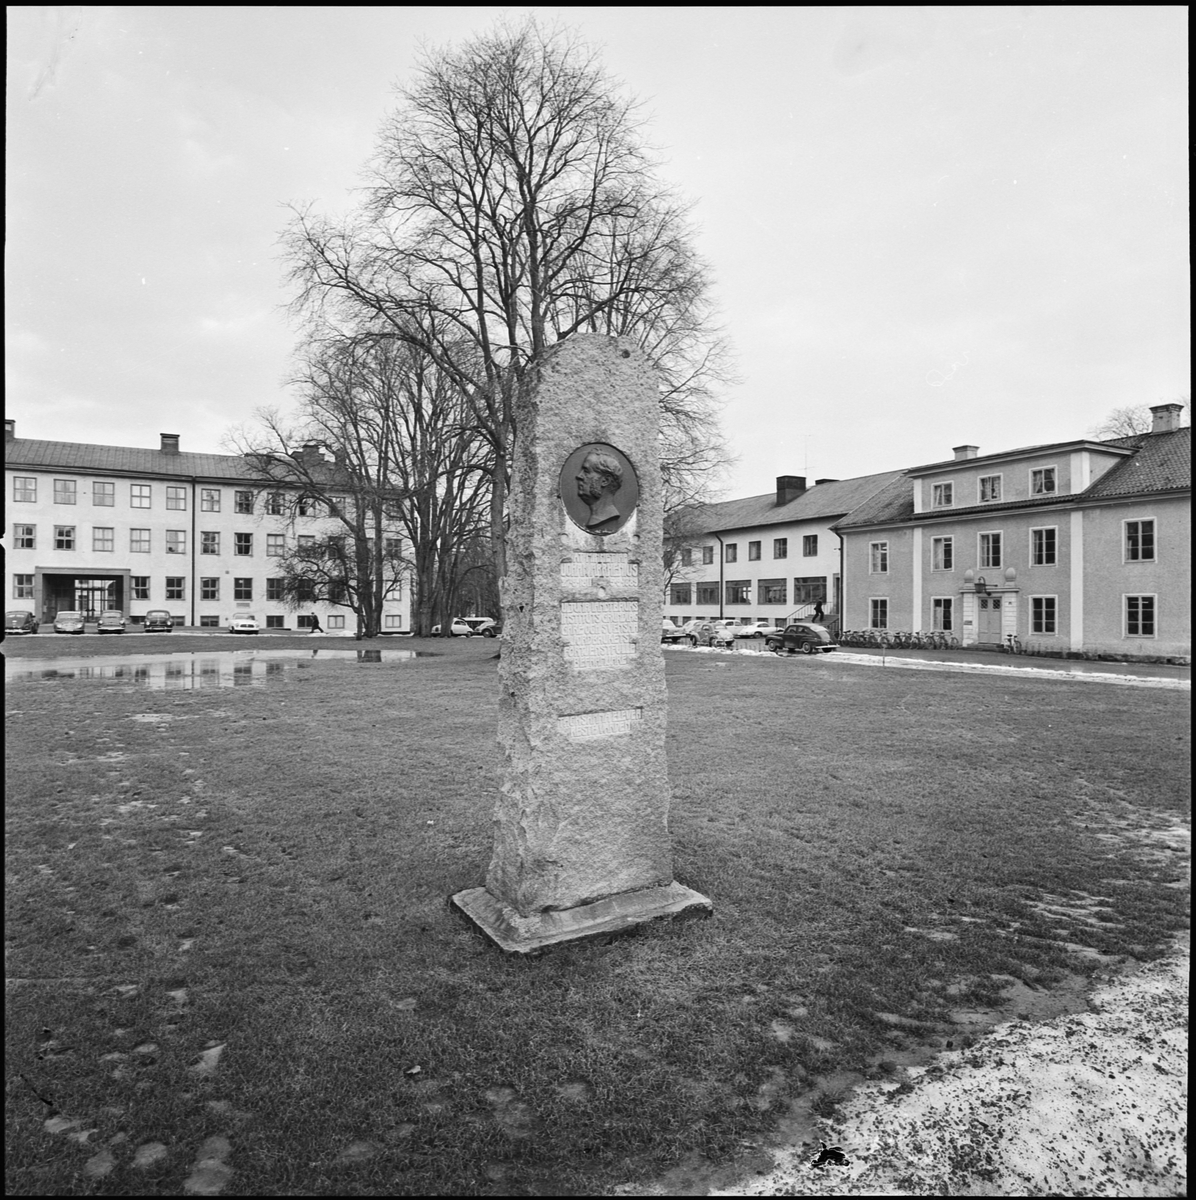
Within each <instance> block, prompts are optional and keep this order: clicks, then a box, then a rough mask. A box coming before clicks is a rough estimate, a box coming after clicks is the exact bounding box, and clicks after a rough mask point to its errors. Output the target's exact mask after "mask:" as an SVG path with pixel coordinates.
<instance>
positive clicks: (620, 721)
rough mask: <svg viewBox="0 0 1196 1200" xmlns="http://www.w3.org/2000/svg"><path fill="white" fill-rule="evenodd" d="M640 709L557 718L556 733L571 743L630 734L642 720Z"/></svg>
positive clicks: (621, 709)
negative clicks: (562, 735)
mask: <svg viewBox="0 0 1196 1200" xmlns="http://www.w3.org/2000/svg"><path fill="white" fill-rule="evenodd" d="M643 716H644V712H643V709H641V708H620V709H617V710H616V711H614V712H596V713H581V714H580V715H578V716H576V717H558V718H557V722H556V727H557V732H558V733H561V734H564V736H565V737H567V738H568V739H569V740H570V741H571V742H594V741H597V740H598V739H600V738H609V737H619V736H621V735H622V734H625V733H630V732H631V731H632V729H634V728H635V726H636V725H637V724H638V723H639V722H640V721H642V720H643Z"/></svg>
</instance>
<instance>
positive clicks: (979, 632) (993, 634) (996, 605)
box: [976, 596, 1001, 646]
mask: <svg viewBox="0 0 1196 1200" xmlns="http://www.w3.org/2000/svg"><path fill="white" fill-rule="evenodd" d="M977 600H978V605H977V612H976V640H977V641H978V642H995V643H996V644H997V645H998V646H999V645H1000V644H1001V597H1000V596H979V597H977Z"/></svg>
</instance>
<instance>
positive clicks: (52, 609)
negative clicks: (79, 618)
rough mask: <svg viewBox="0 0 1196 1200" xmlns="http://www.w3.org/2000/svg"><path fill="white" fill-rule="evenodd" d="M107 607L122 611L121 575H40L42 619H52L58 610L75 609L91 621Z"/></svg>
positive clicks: (123, 599)
mask: <svg viewBox="0 0 1196 1200" xmlns="http://www.w3.org/2000/svg"><path fill="white" fill-rule="evenodd" d="M108 609H118V610H119V611H121V612H125V580H124V577H123V576H117V577H116V578H111V577H110V578H107V579H103V578H101V579H95V578H92V577H86V576H81V575H58V574H46V575H43V576H42V616H41V619H42V620H43V621H53V620H54V618H55V617H56V616H58V614H59V613H60V612H69V611H75V612H80V613H82V614H83V619H84V620H85V621H95V620H97V619H98V617H99V615H100V613H102V612H105V611H107V610H108Z"/></svg>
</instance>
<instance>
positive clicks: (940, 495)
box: [930, 483, 955, 508]
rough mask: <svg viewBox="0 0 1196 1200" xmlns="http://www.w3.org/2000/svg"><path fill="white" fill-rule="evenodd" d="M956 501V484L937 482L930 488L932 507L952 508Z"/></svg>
mask: <svg viewBox="0 0 1196 1200" xmlns="http://www.w3.org/2000/svg"><path fill="white" fill-rule="evenodd" d="M954 503H955V484H953V483H936V484H935V485H934V486H933V487H932V488H931V489H930V506H931V508H950V507H951V506H952V505H953V504H954Z"/></svg>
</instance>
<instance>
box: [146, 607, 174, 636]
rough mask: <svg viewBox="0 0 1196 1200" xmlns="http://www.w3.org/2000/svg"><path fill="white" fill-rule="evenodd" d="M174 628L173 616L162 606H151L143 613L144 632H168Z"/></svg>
mask: <svg viewBox="0 0 1196 1200" xmlns="http://www.w3.org/2000/svg"><path fill="white" fill-rule="evenodd" d="M173 628H174V617H172V616H171V615H170V613H168V612H167V611H166V610H165V609H164V608H151V609H150V610H149V612H147V613H146V614H145V625H144V629H145V632H146V633H169V632H170V631H171V630H172V629H173Z"/></svg>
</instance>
